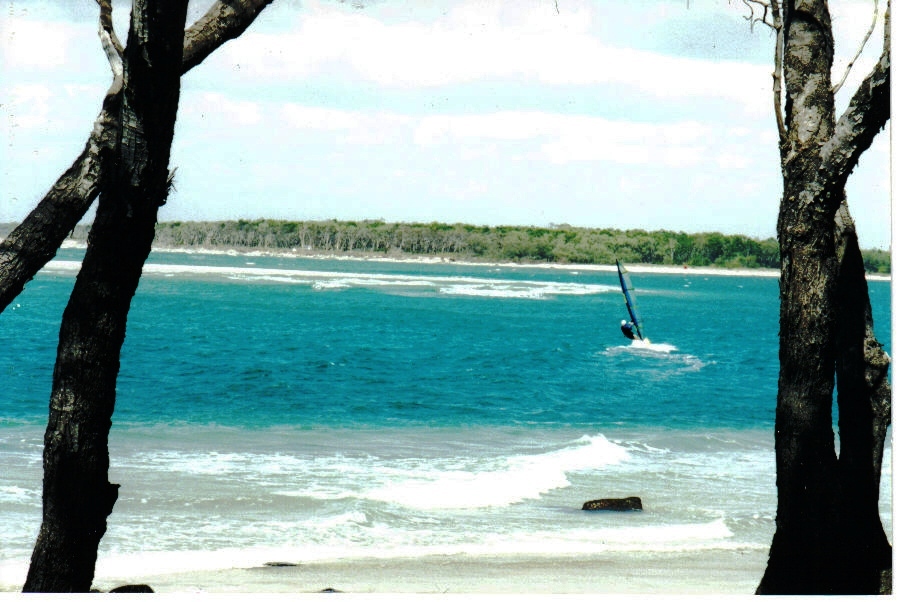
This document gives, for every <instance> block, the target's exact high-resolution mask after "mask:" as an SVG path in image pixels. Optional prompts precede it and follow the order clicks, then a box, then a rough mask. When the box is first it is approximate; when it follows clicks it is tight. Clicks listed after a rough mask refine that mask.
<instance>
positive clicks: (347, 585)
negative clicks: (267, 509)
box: [94, 549, 768, 596]
mask: <svg viewBox="0 0 897 602" xmlns="http://www.w3.org/2000/svg"><path fill="white" fill-rule="evenodd" d="M767 558H768V551H767V550H721V549H717V550H702V551H681V552H668V553H663V554H644V553H637V552H633V553H622V552H617V553H609V554H598V555H595V554H587V555H583V556H577V555H573V554H570V555H562V556H551V555H544V556H543V555H537V556H525V555H524V556H501V555H499V556H464V555H432V556H422V557H397V558H356V559H343V560H322V561H310V562H299V563H280V562H272V563H269V564H267V565H256V566H250V567H244V568H238V567H234V568H230V569H225V568H222V569H218V570H215V569H211V570H210V569H206V570H203V569H196V570H190V569H188V568H185V570H184V571H180V572H171V573H162V574H155V575H153V574H148V573H143V574H134V573H129V572H128V571H120V572H119V571H113V572H106V574H103V573H104V572H105V571H103V570H102V561H101V563H100V564H99V565H98V571H97V576H96V579H95V583H94V585H95V586H96V587H99V588H100V589H109V588H112V587H116V586H118V585H121V584H123V583H146V584H148V585H150V587H152V588H153V589H154V590H155V591H156V592H157V593H160V594H250V593H252V594H292V595H296V594H314V593H319V592H322V591H335V592H339V593H344V594H350V595H351V594H355V595H371V594H379V595H383V594H405V595H408V594H416V595H427V596H432V595H434V594H436V595H439V594H443V595H444V594H449V595H451V594H454V595H458V594H466V595H495V594H498V595H539V596H543V595H571V594H573V595H576V594H578V595H584V594H589V595H602V594H618V595H619V594H622V595H633V594H638V595H646V594H665V595H711V594H715V595H752V594H753V593H754V590H755V589H756V587H757V585H758V584H759V582H760V578H761V577H762V575H763V570H764V569H765V567H766V562H767ZM274 560H276V559H274Z"/></svg>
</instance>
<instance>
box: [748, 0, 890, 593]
mask: <svg viewBox="0 0 897 602" xmlns="http://www.w3.org/2000/svg"><path fill="white" fill-rule="evenodd" d="M773 5H774V7H775V5H776V3H775V2H774V3H773ZM888 15H889V11H888V12H887V13H886V19H885V20H886V25H885V31H886V34H885V50H884V52H883V54H882V58H881V59H880V61H879V64H878V65H877V66H876V68H875V70H874V71H873V73H872V74H871V75H870V76H869V77H868V78H867V79H866V81H865V82H864V83H863V85H861V87H860V89H859V90H858V92H857V94H855V96H854V98H853V99H852V100H851V104H850V106H849V107H848V110H847V111H845V114H844V116H842V118H841V119H839V120H838V122H837V124H836V123H835V117H834V115H835V113H834V93H833V92H832V85H831V67H832V57H833V55H834V40H833V38H832V27H831V19H830V16H829V12H828V6H827V3H826V2H825V0H790V1H786V2H784V3H783V4H782V5H781V13H779V16H778V18H777V21H778V23H779V25H780V26H781V27H782V29H781V35H782V36H783V41H782V43H781V55H780V56H781V67H782V70H783V72H784V77H785V83H786V93H787V97H786V102H785V119H784V120H783V121H782V122H781V123H780V136H781V141H780V150H781V157H782V174H783V178H784V195H783V199H782V203H781V208H780V212H779V222H778V235H779V246H780V252H781V259H782V266H781V268H782V275H781V280H780V301H781V307H780V315H779V326H780V332H779V361H780V369H779V394H778V400H777V406H776V431H775V440H776V474H777V479H776V484H777V487H778V493H779V496H778V509H777V514H776V532H775V535H774V537H773V541H772V546H771V548H770V553H769V563H768V566H767V569H766V572H765V574H764V576H763V580H762V581H761V583H760V586H759V587H758V590H757V592H758V593H763V594H845V593H866V594H874V593H879V590H880V584H881V575H882V574H883V573H884V572H886V571H887V569H889V568H890V562H891V561H890V544H889V543H888V541H887V537H886V536H885V534H884V531H883V529H882V527H881V521H880V519H879V516H878V486H879V476H880V472H881V455H882V452H883V445H884V438H885V434H886V430H887V425H888V423H889V416H890V389H889V385H888V384H887V376H886V375H887V364H888V358H887V355H886V354H884V352H883V351H882V350H881V346H880V345H879V344H878V342H877V341H876V340H875V336H874V333H873V332H872V318H871V310H870V309H869V297H868V290H867V288H866V281H865V273H864V270H863V262H862V257H861V255H860V252H859V244H858V242H857V239H856V233H855V231H854V229H853V223H852V221H851V220H850V216H849V213H848V211H847V205H846V203H845V200H844V184H845V182H846V181H847V177H848V175H849V174H850V172H851V171H852V170H853V168H854V167H855V165H856V162H857V161H858V160H859V156H860V155H861V154H862V152H864V151H865V150H866V149H867V148H868V146H869V144H871V141H872V139H873V137H874V136H875V134H876V133H877V132H878V131H879V130H880V129H881V128H882V127H883V125H884V123H885V122H886V121H887V119H888V117H889V112H888V105H889V98H888V92H887V89H888V88H889V80H890V62H889V52H890V42H889V36H888V34H887V31H888V23H887V22H888V21H889V17H888ZM777 57H778V54H777ZM777 60H778V58H777ZM779 72H780V70H779V69H777V74H778V73H779ZM777 83H778V82H777ZM836 215H837V219H836ZM836 374H837V386H838V407H839V411H840V417H839V431H840V442H841V446H840V447H841V449H840V456H839V455H838V454H836V450H835V438H834V433H833V429H832V394H833V390H834V387H835V375H836ZM888 587H889V585H888Z"/></svg>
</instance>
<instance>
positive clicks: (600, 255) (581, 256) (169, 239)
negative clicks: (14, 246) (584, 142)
mask: <svg viewBox="0 0 897 602" xmlns="http://www.w3.org/2000/svg"><path fill="white" fill-rule="evenodd" d="M2 226H3V225H0V235H2V234H3V233H4V228H3V227H2ZM88 230H89V226H78V227H77V228H76V229H75V231H74V232H73V233H72V238H74V239H76V240H86V238H87V232H88ZM156 245H157V246H159V247H207V248H238V249H268V250H277V249H283V250H291V249H292V250H297V251H304V252H317V253H346V254H353V253H377V254H383V255H389V256H396V255H402V254H409V255H436V256H442V257H448V258H455V259H478V260H484V261H534V262H540V261H545V262H556V263H585V264H612V263H613V262H614V259H615V258H618V259H620V260H621V261H623V262H627V263H646V264H664V265H689V266H716V267H727V268H754V267H764V268H778V267H779V248H778V244H777V242H776V240H775V239H774V238H767V239H765V240H757V239H754V238H749V237H747V236H741V235H727V234H720V233H718V232H709V233H699V234H686V233H684V232H671V231H668V230H657V231H651V232H648V231H645V230H616V229H611V228H577V227H574V226H569V225H557V226H551V227H548V228H536V227H526V226H491V227H490V226H473V225H469V224H443V223H437V222H432V223H426V224H424V223H391V222H384V221H379V220H365V221H337V220H330V221H302V222H294V221H280V220H253V221H247V220H238V221H223V222H165V223H160V224H158V225H157V226H156ZM863 257H864V261H865V264H866V270H867V271H868V272H874V273H890V271H891V256H890V253H889V252H887V251H882V250H867V251H863Z"/></svg>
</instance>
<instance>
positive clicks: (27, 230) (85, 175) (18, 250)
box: [0, 93, 121, 312]
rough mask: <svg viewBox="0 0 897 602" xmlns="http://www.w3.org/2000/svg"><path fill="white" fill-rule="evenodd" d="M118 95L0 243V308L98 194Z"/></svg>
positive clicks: (113, 134) (113, 139) (114, 128)
mask: <svg viewBox="0 0 897 602" xmlns="http://www.w3.org/2000/svg"><path fill="white" fill-rule="evenodd" d="M120 100H121V94H118V93H116V94H111V95H109V96H107V97H106V101H105V102H104V103H103V110H102V112H100V115H99V116H98V117H97V120H96V121H95V122H94V126H93V131H92V132H91V133H90V137H89V138H88V139H87V144H85V145H84V150H83V151H81V154H80V155H79V156H78V158H77V159H75V162H74V163H73V164H72V166H71V167H69V168H68V169H67V170H66V171H65V172H64V173H63V174H62V175H61V176H60V177H59V179H58V180H57V181H56V183H55V184H54V185H53V187H52V188H51V189H50V191H49V192H47V194H46V195H45V196H44V198H43V199H41V201H40V203H38V205H37V207H35V208H34V210H33V211H32V212H31V213H29V214H28V217H26V218H25V219H24V220H23V221H22V223H21V224H19V225H18V226H17V227H16V228H15V230H13V231H12V232H11V233H10V234H9V236H7V237H6V239H5V240H3V241H2V242H0V312H2V311H3V310H4V309H6V307H7V306H8V305H9V304H10V302H11V301H12V300H13V299H15V298H16V296H18V294H19V293H21V292H22V290H23V289H24V288H25V284H26V283H28V281H30V280H31V279H32V278H34V275H35V274H36V273H37V272H38V271H39V270H40V269H41V268H42V267H44V265H46V263H47V262H48V261H50V260H51V259H53V256H54V255H56V250H57V249H59V247H60V245H62V241H63V240H65V237H66V236H67V235H68V233H69V232H71V231H72V230H73V229H74V227H75V225H76V224H77V223H78V220H80V219H81V218H82V217H84V214H85V213H86V212H87V209H88V208H89V207H90V205H91V203H93V201H94V199H96V198H97V195H99V193H100V187H101V185H102V182H103V179H104V177H105V163H106V161H107V157H108V155H109V154H110V153H111V152H112V150H113V149H114V148H115V144H116V138H117V137H116V133H117V131H118V106H119V104H120Z"/></svg>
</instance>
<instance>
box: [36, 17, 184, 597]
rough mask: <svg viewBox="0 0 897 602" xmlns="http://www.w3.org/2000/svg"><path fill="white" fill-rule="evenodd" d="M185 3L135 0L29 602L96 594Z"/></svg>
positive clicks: (65, 371) (161, 184)
mask: <svg viewBox="0 0 897 602" xmlns="http://www.w3.org/2000/svg"><path fill="white" fill-rule="evenodd" d="M186 6H187V0H179V1H177V2H170V1H169V2H164V1H162V0H135V2H134V4H133V7H132V13H131V27H130V31H129V35H128V44H127V48H126V50H125V52H124V88H123V99H122V107H121V118H120V120H119V123H120V124H121V128H120V136H119V140H118V144H117V157H116V158H117V161H116V162H115V165H114V168H113V170H112V173H111V174H110V175H109V178H108V181H107V182H105V183H104V186H103V190H102V193H101V195H100V204H99V206H98V208H97V215H96V218H95V220H94V227H93V228H92V230H91V233H90V238H89V241H88V250H87V253H86V255H85V257H84V262H83V266H82V269H81V272H80V273H79V274H78V278H77V281H76V283H75V288H74V290H73V291H72V295H71V298H70V300H69V304H68V306H67V307H66V310H65V313H64V315H63V321H62V327H61V329H60V337H59V348H58V351H57V359H56V368H55V370H54V374H53V390H52V393H51V398H50V420H49V423H48V425H47V432H46V435H45V437H44V446H45V447H44V493H43V513H44V518H43V524H42V525H41V530H40V533H39V535H38V540H37V544H36V545H35V548H34V553H33V555H32V558H31V566H30V569H29V572H28V577H27V581H26V583H25V586H24V590H25V591H32V592H87V591H89V589H90V585H91V583H92V581H93V576H94V567H95V563H96V557H97V548H98V546H99V542H100V538H101V537H102V536H103V534H104V533H105V531H106V517H107V516H108V515H109V514H110V513H111V512H112V506H113V505H114V504H115V500H116V498H117V495H118V486H117V485H112V484H110V483H109V481H108V468H109V453H108V435H109V428H110V426H111V418H112V411H113V408H114V405H115V383H116V379H117V376H118V368H119V355H120V351H121V346H122V344H123V342H124V337H125V326H126V322H127V315H128V310H129V307H130V303H131V298H132V297H133V295H134V293H135V291H136V289H137V284H138V281H139V279H140V274H141V271H142V267H143V263H144V261H145V260H146V257H147V255H148V254H149V251H150V246H151V243H152V239H153V231H154V227H155V223H156V213H157V211H158V208H159V206H160V205H161V204H163V203H164V201H165V198H166V196H167V192H168V182H167V179H168V160H169V153H170V149H171V141H172V137H173V134H174V122H175V117H176V114H177V105H178V97H179V92H180V70H181V60H182V53H183V38H184V21H185V18H186Z"/></svg>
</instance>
